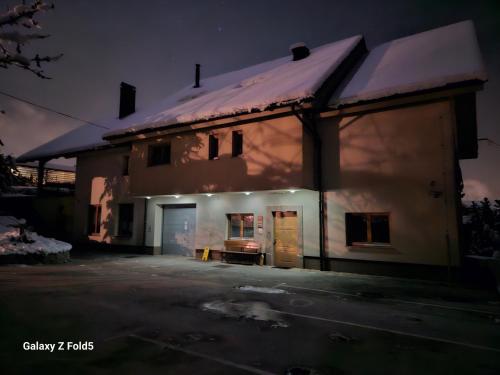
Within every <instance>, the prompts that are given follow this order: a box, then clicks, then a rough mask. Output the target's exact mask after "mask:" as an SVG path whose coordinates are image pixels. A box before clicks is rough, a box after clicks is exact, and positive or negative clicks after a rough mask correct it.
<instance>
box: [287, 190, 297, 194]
mask: <svg viewBox="0 0 500 375" xmlns="http://www.w3.org/2000/svg"><path fill="white" fill-rule="evenodd" d="M288 191H289V192H290V193H292V194H295V192H296V191H297V190H294V189H290V190H288Z"/></svg>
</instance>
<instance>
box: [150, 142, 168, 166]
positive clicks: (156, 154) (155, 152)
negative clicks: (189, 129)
mask: <svg viewBox="0 0 500 375" xmlns="http://www.w3.org/2000/svg"><path fill="white" fill-rule="evenodd" d="M162 164H170V143H165V144H161V145H152V146H149V149H148V166H150V167H152V166H155V165H162Z"/></svg>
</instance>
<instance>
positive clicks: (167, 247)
mask: <svg viewBox="0 0 500 375" xmlns="http://www.w3.org/2000/svg"><path fill="white" fill-rule="evenodd" d="M195 233H196V206H195V205H169V206H165V207H164V208H163V231H162V254H176V255H184V256H194V238H195Z"/></svg>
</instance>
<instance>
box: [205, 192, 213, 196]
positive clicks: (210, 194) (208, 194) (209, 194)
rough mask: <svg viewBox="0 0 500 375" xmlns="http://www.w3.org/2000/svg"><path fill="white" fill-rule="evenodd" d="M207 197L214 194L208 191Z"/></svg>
mask: <svg viewBox="0 0 500 375" xmlns="http://www.w3.org/2000/svg"><path fill="white" fill-rule="evenodd" d="M205 195H206V196H207V197H211V196H212V195H213V194H212V193H207V194H205Z"/></svg>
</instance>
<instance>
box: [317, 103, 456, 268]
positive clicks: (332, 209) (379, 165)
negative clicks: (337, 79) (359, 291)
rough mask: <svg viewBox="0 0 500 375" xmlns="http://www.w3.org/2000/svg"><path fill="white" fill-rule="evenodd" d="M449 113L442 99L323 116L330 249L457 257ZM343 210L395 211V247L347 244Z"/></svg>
mask: <svg viewBox="0 0 500 375" xmlns="http://www.w3.org/2000/svg"><path fill="white" fill-rule="evenodd" d="M451 113H452V112H451V106H450V103H449V102H445V101H443V102H439V103H433V104H423V105H418V106H413V107H407V108H400V109H394V110H388V111H383V112H377V113H371V114H364V115H359V116H352V117H345V118H342V119H326V120H325V121H324V124H323V126H322V133H323V136H324V144H325V147H324V161H323V162H324V166H325V171H324V176H325V183H326V190H327V192H326V194H325V195H326V205H327V209H326V212H327V223H328V224H327V229H326V238H327V239H326V248H327V254H328V256H330V257H340V258H348V259H363V260H377V261H390V262H405V263H422V264H433V265H447V263H448V259H449V257H450V261H451V263H452V264H453V265H456V264H458V262H459V253H458V240H457V227H456V212H455V197H456V196H455V190H454V189H455V182H454V170H453V165H454V164H453V146H452V145H453V137H454V136H453V127H454V125H453V124H454V122H453V118H452V116H451ZM326 145H329V147H328V146H326ZM432 181H435V187H434V188H432V187H431V182H432ZM431 190H437V191H441V192H443V194H442V195H440V196H439V197H437V198H436V197H434V196H433V195H432V194H431ZM346 212H368V213H370V212H373V213H376V212H390V231H391V247H390V248H366V247H365V248H363V247H358V248H356V247H348V246H346V235H345V233H346V232H345V213H346ZM446 233H448V234H449V238H450V245H449V246H450V247H449V249H450V250H449V253H450V255H448V250H447V249H448V245H447V240H446Z"/></svg>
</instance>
